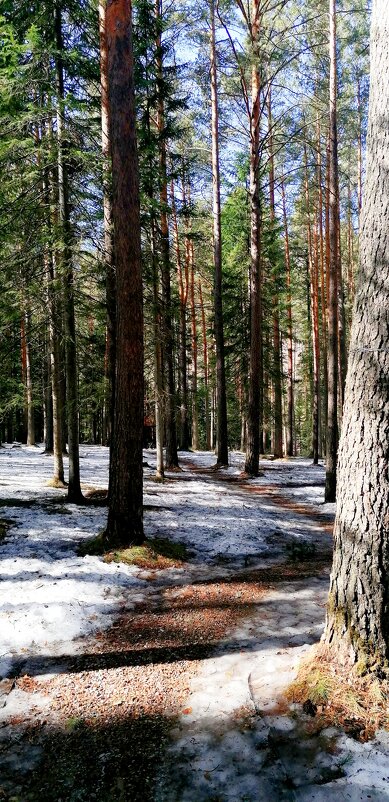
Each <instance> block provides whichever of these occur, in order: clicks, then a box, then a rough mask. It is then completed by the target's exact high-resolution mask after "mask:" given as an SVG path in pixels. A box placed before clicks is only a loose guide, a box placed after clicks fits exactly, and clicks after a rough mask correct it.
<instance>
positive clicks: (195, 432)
mask: <svg viewBox="0 0 389 802" xmlns="http://www.w3.org/2000/svg"><path fill="white" fill-rule="evenodd" d="M187 246H188V257H189V293H190V316H191V332H192V448H194V450H195V451H197V450H198V448H199V408H198V397H197V379H198V366H197V356H198V355H197V318H196V295H195V289H196V282H195V265H194V252H193V242H192V241H191V240H190V239H188V240H187Z"/></svg>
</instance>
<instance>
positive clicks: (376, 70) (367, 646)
mask: <svg viewBox="0 0 389 802" xmlns="http://www.w3.org/2000/svg"><path fill="white" fill-rule="evenodd" d="M370 63H371V67H370V102H369V123H368V139H367V165H366V182H365V187H364V200H363V208H362V218H361V223H362V225H361V239H360V266H359V275H358V282H357V291H356V298H355V304H354V312H353V322H352V331H351V344H350V355H349V366H348V374H347V382H346V396H345V406H344V418H343V425H342V435H341V442H340V447H339V470H338V498H337V515H336V521H335V552H334V562H333V568H332V574H331V584H330V594H329V602H328V611H327V622H326V629H325V634H324V640H325V642H326V643H327V644H329V645H330V646H331V648H332V649H333V651H334V654H335V656H336V657H337V658H338V657H339V655H340V656H343V657H345V659H351V661H352V662H355V661H357V660H358V661H360V666H361V667H363V668H365V669H366V667H369V666H370V667H371V668H373V667H374V666H375V667H378V666H379V664H381V665H382V664H383V665H384V668H385V670H387V661H388V658H389V583H388V576H389V548H388V534H389V524H388V521H389V477H388V454H389V395H388V376H389V350H388V342H389V317H388V308H389V290H388V253H389V226H388V221H389V176H388V160H389V82H388V71H389V5H388V3H387V2H386V0H373V5H372V20H371V46H370Z"/></svg>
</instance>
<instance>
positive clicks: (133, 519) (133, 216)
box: [104, 0, 144, 547]
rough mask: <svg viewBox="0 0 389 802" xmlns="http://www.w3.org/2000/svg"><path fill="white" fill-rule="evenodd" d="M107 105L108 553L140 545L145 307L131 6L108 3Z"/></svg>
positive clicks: (110, 0)
mask: <svg viewBox="0 0 389 802" xmlns="http://www.w3.org/2000/svg"><path fill="white" fill-rule="evenodd" d="M106 34H107V45H108V97H109V109H110V132H111V153H112V188H113V194H112V216H113V223H114V232H115V264H116V282H117V295H116V390H115V407H114V427H113V442H112V446H111V459H110V471H109V512H108V523H107V529H106V532H105V538H104V539H105V543H106V545H107V546H108V547H113V546H129V545H131V544H140V543H142V542H143V539H144V534H143V469H142V461H143V448H142V446H143V419H144V411H143V403H144V400H143V399H144V388H143V300H142V264H141V243H140V206H139V173H138V153H137V142H136V121H135V97H134V72H133V70H134V65H133V53H132V5H131V2H129V0H116V1H115V0H108V3H107V14H106Z"/></svg>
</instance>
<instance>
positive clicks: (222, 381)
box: [209, 0, 228, 465]
mask: <svg viewBox="0 0 389 802" xmlns="http://www.w3.org/2000/svg"><path fill="white" fill-rule="evenodd" d="M209 8H210V29H211V51H210V59H211V106H212V109H211V111H212V188H213V195H212V212H213V265H214V307H215V312H214V314H215V317H214V320H215V343H216V398H217V418H216V426H217V435H216V449H217V451H216V456H217V464H218V465H228V431H227V394H226V370H225V358H224V325H223V294H222V241H221V216H220V215H221V206H220V168H219V107H218V105H219V104H218V88H217V63H216V45H215V6H214V0H210V5H209Z"/></svg>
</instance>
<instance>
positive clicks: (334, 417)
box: [325, 0, 339, 502]
mask: <svg viewBox="0 0 389 802" xmlns="http://www.w3.org/2000/svg"><path fill="white" fill-rule="evenodd" d="M329 21H330V116H329V215H328V216H329V220H328V223H329V265H328V295H327V303H328V352H327V365H328V412H327V441H326V459H327V464H326V485H325V500H326V501H328V502H329V501H332V502H333V501H335V497H336V460H337V452H338V273H339V270H338V230H339V222H338V220H339V215H338V191H339V190H338V187H339V180H338V131H337V108H336V107H337V102H336V101H337V67H336V0H330V6H329Z"/></svg>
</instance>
